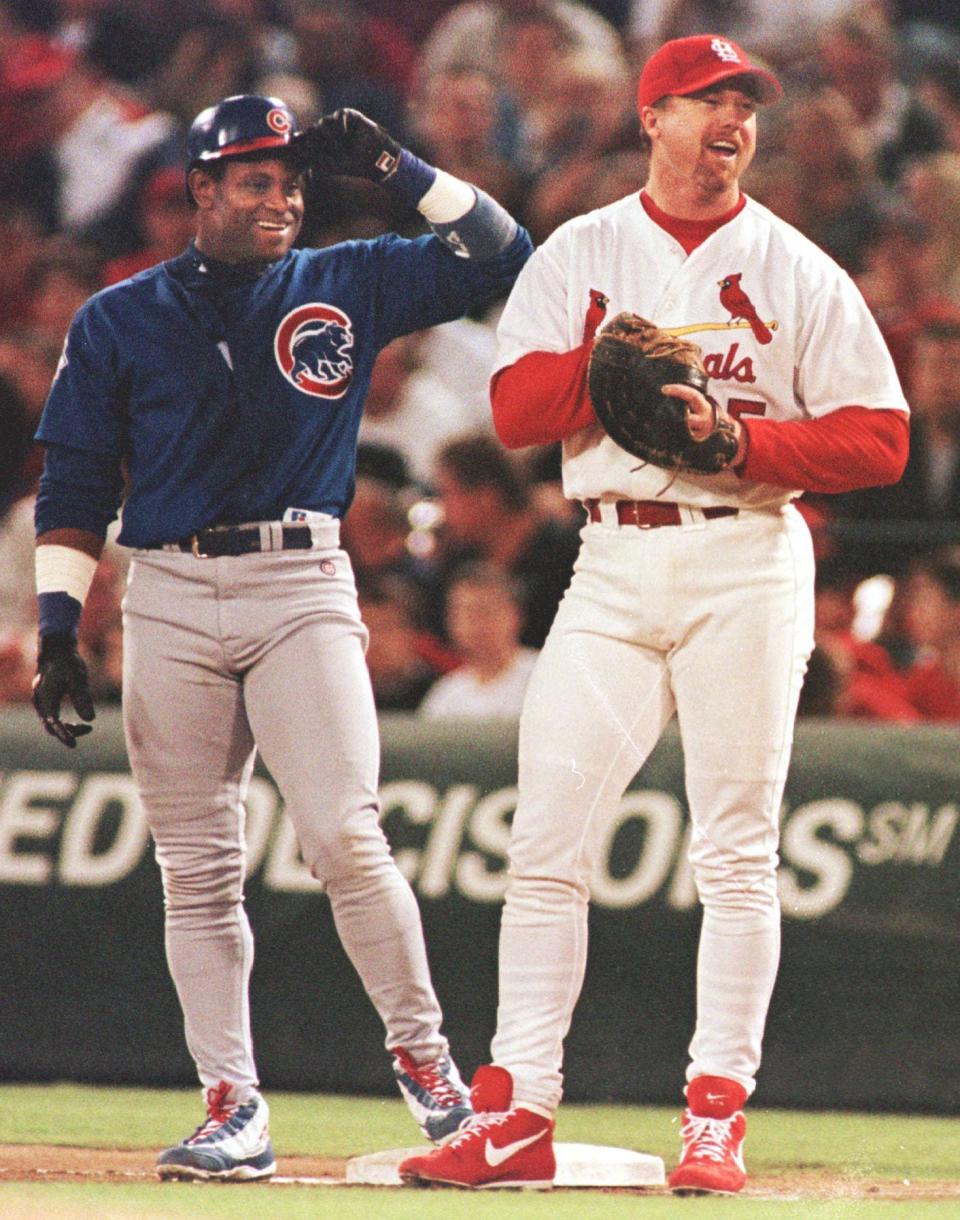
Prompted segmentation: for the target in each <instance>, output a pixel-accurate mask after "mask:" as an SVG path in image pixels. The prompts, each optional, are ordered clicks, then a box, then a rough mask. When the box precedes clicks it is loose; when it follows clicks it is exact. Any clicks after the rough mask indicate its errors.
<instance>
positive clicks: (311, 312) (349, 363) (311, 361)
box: [273, 301, 353, 398]
mask: <svg viewBox="0 0 960 1220" xmlns="http://www.w3.org/2000/svg"><path fill="white" fill-rule="evenodd" d="M273 354H274V357H275V358H276V361H277V367H278V368H279V369H280V372H281V373H282V374H283V375H284V377H285V378H286V379H287V381H289V382H290V384H291V385H292V386H295V387H296V389H298V390H300V391H301V393H303V394H310V395H312V396H313V397H315V398H342V397H343V396H344V394H346V392H347V389H348V388H349V385H350V381H351V379H352V377H353V323H352V322H351V321H350V319H349V317H347V315H346V314H345V313H343V311H342V310H340V309H337V308H336V306H334V305H325V304H323V303H322V302H320V301H311V302H310V304H308V305H300V306H298V307H297V308H296V309H292V310H291V311H290V312H289V313H288V314H287V315H286V317H285V318H284V319H283V321H282V322H281V323H280V325H279V326H278V327H277V333H276V335H275V336H274V340H273Z"/></svg>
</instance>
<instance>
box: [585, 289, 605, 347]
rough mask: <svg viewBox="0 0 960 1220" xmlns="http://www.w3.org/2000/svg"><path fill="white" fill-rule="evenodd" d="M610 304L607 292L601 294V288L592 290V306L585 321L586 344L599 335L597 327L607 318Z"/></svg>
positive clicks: (589, 307)
mask: <svg viewBox="0 0 960 1220" xmlns="http://www.w3.org/2000/svg"><path fill="white" fill-rule="evenodd" d="M609 304H610V298H609V297H608V296H607V294H606V293H605V292H601V291H600V289H599V288H591V289H590V305H589V306H588V308H587V313H586V316H585V318H584V319H583V341H584V343H586V341H587V340H588V339H592V338H593V336H594V335H595V334H596V333H597V327H598V326H599V325H600V323H601V322H602V321H603V319H604V318H605V317H606V316H607V306H608V305H609Z"/></svg>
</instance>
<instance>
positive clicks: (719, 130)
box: [644, 84, 757, 215]
mask: <svg viewBox="0 0 960 1220" xmlns="http://www.w3.org/2000/svg"><path fill="white" fill-rule="evenodd" d="M756 108H757V104H756V102H755V101H754V99H753V97H752V96H751V95H750V94H749V93H747V92H744V90H742V89H738V88H733V87H730V86H729V85H725V84H721V85H717V86H714V87H712V88H710V89H705V90H703V91H702V92H701V93H695V94H691V95H690V96H689V97H669V98H665V99H664V101H663V102H662V103H661V104H659V105H657V106H650V107H647V108H646V109H645V111H644V116H645V117H644V128H645V130H646V131H647V133H648V135H649V136H650V139H651V143H652V150H651V160H650V174H651V179H652V180H653V181H654V182H655V184H656V186H658V187H659V190H653V189H652V190H651V193H652V194H653V195H654V198H655V199H656V201H657V202H658V203H659V204H660V206H661V207H663V208H664V210H665V211H667V212H670V211H671V206H670V203H671V200H674V201H675V205H674V206H676V203H677V202H680V201H686V202H687V203H688V205H689V203H690V202H691V201H692V202H693V203H697V202H699V204H700V205H702V206H703V207H704V208H706V209H707V210H708V211H709V209H710V208H711V206H713V205H718V206H720V207H724V206H731V207H732V206H733V204H735V203H736V201H737V198H738V197H739V179H740V177H741V176H742V174H743V173H744V171H745V170H746V169H747V167H748V166H749V165H750V162H751V161H752V160H753V156H754V153H755V152H756V148H757V116H756ZM658 195H659V196H660V197H659V198H658ZM678 214H680V215H682V214H684V213H683V212H680V213H678Z"/></svg>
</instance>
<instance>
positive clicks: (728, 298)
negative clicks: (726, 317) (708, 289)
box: [719, 273, 773, 343]
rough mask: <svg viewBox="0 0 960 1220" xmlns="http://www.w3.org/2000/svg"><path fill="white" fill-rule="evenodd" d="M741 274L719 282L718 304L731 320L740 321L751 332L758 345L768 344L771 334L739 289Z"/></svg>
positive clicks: (742, 291) (747, 298) (727, 277)
mask: <svg viewBox="0 0 960 1220" xmlns="http://www.w3.org/2000/svg"><path fill="white" fill-rule="evenodd" d="M742 278H743V276H742V274H741V273H738V274H737V275H728V276H725V277H724V278H723V279H722V280H720V281H719V284H720V304H721V305H722V306H723V307H724V309H725V310H726V311H727V312H728V313H729V314H730V318H731V320H737V319H742V320H743V321H744V322H746V323H747V325H748V326H749V327H750V329H751V330H752V331H753V337H754V338H755V339H756V341H757V342H758V343H769V342H770V340H771V339H772V338H773V334H772V332H771V330H770V328H769V326H767V325H766V323H764V322H763V321H761V319H760V315H759V314H758V313H757V311H756V309H755V308H754V305H753V302H752V301H751V300H750V298H749V297H748V296H747V294H746V293H745V292H744V290H743V289H742V288H741V287H740V280H741V279H742Z"/></svg>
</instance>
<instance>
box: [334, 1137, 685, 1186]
mask: <svg viewBox="0 0 960 1220" xmlns="http://www.w3.org/2000/svg"><path fill="white" fill-rule="evenodd" d="M553 1150H554V1152H555V1153H556V1157H557V1176H556V1177H555V1178H554V1179H553V1184H554V1186H565V1187H571V1186H594V1187H596V1186H629V1187H633V1188H634V1189H636V1188H638V1187H639V1188H642V1187H646V1186H663V1185H664V1184H665V1182H666V1174H665V1172H664V1167H663V1160H662V1158H661V1157H658V1156H650V1155H649V1154H648V1153H645V1152H634V1151H633V1149H631V1148H608V1147H606V1146H604V1145H601V1144H554V1146H553ZM424 1151H426V1150H425V1149H424V1148H422V1147H421V1148H393V1149H391V1150H390V1151H388V1152H371V1153H368V1155H367V1156H355V1157H351V1159H350V1160H349V1161H347V1182H348V1183H351V1184H352V1185H355V1186H401V1185H402V1182H401V1181H400V1174H399V1172H398V1170H397V1166H398V1165H399V1164H400V1162H401V1161H403V1160H406V1158H407V1157H408V1156H415V1155H417V1154H419V1153H423V1152H424Z"/></svg>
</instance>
